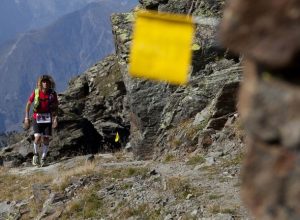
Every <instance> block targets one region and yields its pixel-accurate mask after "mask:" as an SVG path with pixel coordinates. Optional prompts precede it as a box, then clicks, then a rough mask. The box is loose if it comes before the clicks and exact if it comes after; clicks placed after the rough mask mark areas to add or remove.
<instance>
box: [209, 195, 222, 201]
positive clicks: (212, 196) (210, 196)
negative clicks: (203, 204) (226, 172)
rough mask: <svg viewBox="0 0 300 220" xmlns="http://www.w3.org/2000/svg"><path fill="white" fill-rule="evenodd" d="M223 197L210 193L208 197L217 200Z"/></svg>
mask: <svg viewBox="0 0 300 220" xmlns="http://www.w3.org/2000/svg"><path fill="white" fill-rule="evenodd" d="M222 197H223V195H217V194H210V195H209V196H208V199H210V200H215V199H220V198H222Z"/></svg>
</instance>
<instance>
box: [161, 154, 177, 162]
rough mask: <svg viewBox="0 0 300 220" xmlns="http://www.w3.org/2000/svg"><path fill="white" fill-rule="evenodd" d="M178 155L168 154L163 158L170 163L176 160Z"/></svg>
mask: <svg viewBox="0 0 300 220" xmlns="http://www.w3.org/2000/svg"><path fill="white" fill-rule="evenodd" d="M175 159H176V157H175V156H174V155H173V154H167V155H166V156H165V158H164V159H163V162H164V163H170V162H172V161H175Z"/></svg>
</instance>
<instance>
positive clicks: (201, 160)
mask: <svg viewBox="0 0 300 220" xmlns="http://www.w3.org/2000/svg"><path fill="white" fill-rule="evenodd" d="M204 162H205V158H204V157H203V156H202V155H196V156H193V157H191V158H189V160H188V161H187V162H186V164H187V165H193V166H196V165H199V164H202V163H204Z"/></svg>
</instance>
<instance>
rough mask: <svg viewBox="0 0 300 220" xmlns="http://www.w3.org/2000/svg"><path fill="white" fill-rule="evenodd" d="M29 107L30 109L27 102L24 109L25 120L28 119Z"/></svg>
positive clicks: (29, 103) (29, 104)
mask: <svg viewBox="0 0 300 220" xmlns="http://www.w3.org/2000/svg"><path fill="white" fill-rule="evenodd" d="M30 107H31V102H30V101H28V102H27V104H26V108H25V120H26V119H29V111H30Z"/></svg>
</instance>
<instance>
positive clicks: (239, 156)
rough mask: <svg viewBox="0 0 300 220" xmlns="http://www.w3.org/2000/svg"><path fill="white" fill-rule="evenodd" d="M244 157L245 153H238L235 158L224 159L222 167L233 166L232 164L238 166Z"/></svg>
mask: <svg viewBox="0 0 300 220" xmlns="http://www.w3.org/2000/svg"><path fill="white" fill-rule="evenodd" d="M243 159H244V154H242V153H241V154H237V155H235V157H234V158H231V159H227V160H225V159H224V160H223V161H222V167H232V166H238V165H241V164H242V161H243Z"/></svg>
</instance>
